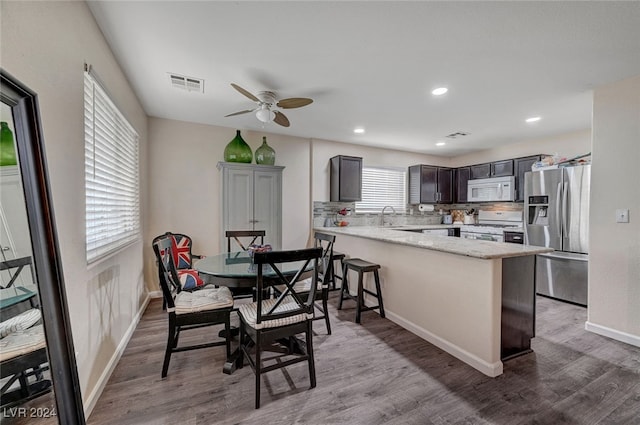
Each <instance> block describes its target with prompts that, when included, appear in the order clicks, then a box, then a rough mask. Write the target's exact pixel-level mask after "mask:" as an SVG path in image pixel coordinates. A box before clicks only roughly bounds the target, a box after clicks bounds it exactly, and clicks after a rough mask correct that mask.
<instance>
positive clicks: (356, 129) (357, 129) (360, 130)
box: [353, 127, 364, 134]
mask: <svg viewBox="0 0 640 425" xmlns="http://www.w3.org/2000/svg"><path fill="white" fill-rule="evenodd" d="M353 132H354V133H356V134H362V133H364V128H362V127H358V128H354V129H353Z"/></svg>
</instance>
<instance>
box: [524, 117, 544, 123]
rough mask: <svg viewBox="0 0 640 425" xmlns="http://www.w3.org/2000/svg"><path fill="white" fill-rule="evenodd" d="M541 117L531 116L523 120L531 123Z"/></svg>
mask: <svg viewBox="0 0 640 425" xmlns="http://www.w3.org/2000/svg"><path fill="white" fill-rule="evenodd" d="M541 119H542V118H540V117H531V118H527V119H526V120H525V121H526V122H528V123H532V122H538V121H540V120H541Z"/></svg>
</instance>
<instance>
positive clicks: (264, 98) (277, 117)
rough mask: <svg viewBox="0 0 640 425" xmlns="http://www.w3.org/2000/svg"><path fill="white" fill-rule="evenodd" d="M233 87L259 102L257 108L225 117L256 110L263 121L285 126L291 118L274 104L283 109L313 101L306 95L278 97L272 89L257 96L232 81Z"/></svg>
mask: <svg viewBox="0 0 640 425" xmlns="http://www.w3.org/2000/svg"><path fill="white" fill-rule="evenodd" d="M231 87H233V88H234V89H236V90H238V91H239V92H240V93H242V94H243V95H245V96H246V97H248V98H249V99H251V100H253V101H254V102H256V103H257V104H258V106H257V107H256V108H253V109H246V110H244V111H239V112H234V113H233V114H229V115H225V117H232V116H234V115H241V114H247V113H249V112H255V113H256V118H258V120H260V121H262V122H265V123H266V122H270V121H273V122H275V123H276V124H279V125H281V126H283V127H289V125H290V123H289V119H288V118H287V117H286V116H285V115H284V114H283V113H282V112H280V111H277V110H273V108H274V106H277V107H278V108H282V109H293V108H301V107H303V106H307V105H309V104H311V103H312V102H313V100H312V99H309V98H306V97H290V98H287V99H280V100H277V99H276V94H275V93H274V92H270V91H261V92H259V93H258V95H257V96H254V95H253V94H251V93H250V92H249V91H247V90H245V89H243V88H242V87H240V86H239V85H237V84H233V83H231Z"/></svg>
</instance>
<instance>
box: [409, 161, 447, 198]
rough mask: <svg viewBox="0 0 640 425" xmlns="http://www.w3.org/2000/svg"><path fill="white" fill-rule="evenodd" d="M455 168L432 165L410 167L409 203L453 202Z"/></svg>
mask: <svg viewBox="0 0 640 425" xmlns="http://www.w3.org/2000/svg"><path fill="white" fill-rule="evenodd" d="M453 171H454V170H453V168H443V167H435V166H432V165H413V166H411V167H409V203H410V204H412V205H415V204H438V203H440V204H450V203H452V202H453Z"/></svg>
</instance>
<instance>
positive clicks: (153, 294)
mask: <svg viewBox="0 0 640 425" xmlns="http://www.w3.org/2000/svg"><path fill="white" fill-rule="evenodd" d="M148 295H149V298H162V291H151V292H149V294H148ZM147 302H148V301H147Z"/></svg>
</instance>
